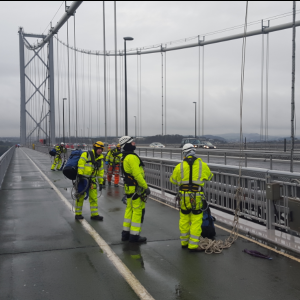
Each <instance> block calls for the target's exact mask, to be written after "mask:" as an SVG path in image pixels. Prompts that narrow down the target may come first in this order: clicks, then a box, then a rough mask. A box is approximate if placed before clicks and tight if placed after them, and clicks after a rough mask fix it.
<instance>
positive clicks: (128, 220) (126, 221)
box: [123, 218, 131, 223]
mask: <svg viewBox="0 0 300 300" xmlns="http://www.w3.org/2000/svg"><path fill="white" fill-rule="evenodd" d="M123 222H125V223H130V222H131V219H125V218H124V221H123Z"/></svg>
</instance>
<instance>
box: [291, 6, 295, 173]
mask: <svg viewBox="0 0 300 300" xmlns="http://www.w3.org/2000/svg"><path fill="white" fill-rule="evenodd" d="M295 22H296V1H293V44H292V95H291V98H292V99H291V166H290V171H291V172H293V155H294V143H295V135H294V125H295V124H294V119H295V56H296V40H295V39H296V27H295Z"/></svg>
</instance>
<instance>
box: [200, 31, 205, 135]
mask: <svg viewBox="0 0 300 300" xmlns="http://www.w3.org/2000/svg"><path fill="white" fill-rule="evenodd" d="M204 40H205V36H204V37H203V41H204ZM201 119H202V136H203V135H204V46H203V47H202V118H201Z"/></svg>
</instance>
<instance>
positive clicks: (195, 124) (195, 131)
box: [193, 102, 197, 138]
mask: <svg viewBox="0 0 300 300" xmlns="http://www.w3.org/2000/svg"><path fill="white" fill-rule="evenodd" d="M193 103H195V138H196V136H197V132H196V123H197V122H196V121H197V117H196V116H197V115H196V106H197V105H196V102H193Z"/></svg>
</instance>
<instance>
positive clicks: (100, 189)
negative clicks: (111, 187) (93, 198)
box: [99, 184, 102, 192]
mask: <svg viewBox="0 0 300 300" xmlns="http://www.w3.org/2000/svg"><path fill="white" fill-rule="evenodd" d="M99 191H100V192H101V191H102V184H99Z"/></svg>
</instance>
